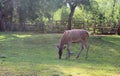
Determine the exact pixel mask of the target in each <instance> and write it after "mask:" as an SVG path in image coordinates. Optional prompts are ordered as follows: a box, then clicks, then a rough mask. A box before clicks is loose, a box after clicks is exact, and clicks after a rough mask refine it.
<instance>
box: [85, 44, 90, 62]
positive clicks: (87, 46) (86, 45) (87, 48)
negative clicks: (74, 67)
mask: <svg viewBox="0 0 120 76" xmlns="http://www.w3.org/2000/svg"><path fill="white" fill-rule="evenodd" d="M84 45H85V48H86V58H85V59H86V60H87V58H88V50H89V44H88V43H85V44H84Z"/></svg>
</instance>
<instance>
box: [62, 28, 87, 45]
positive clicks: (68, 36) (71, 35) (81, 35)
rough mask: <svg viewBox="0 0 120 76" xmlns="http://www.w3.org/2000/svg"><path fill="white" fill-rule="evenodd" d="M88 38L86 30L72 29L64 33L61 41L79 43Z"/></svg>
mask: <svg viewBox="0 0 120 76" xmlns="http://www.w3.org/2000/svg"><path fill="white" fill-rule="evenodd" d="M88 37H89V34H88V32H87V31H86V30H80V29H73V30H67V31H65V32H64V35H63V38H62V39H63V41H64V42H65V43H68V42H81V41H84V40H86V39H87V38H88Z"/></svg>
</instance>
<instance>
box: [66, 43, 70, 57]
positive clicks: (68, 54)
mask: <svg viewBox="0 0 120 76" xmlns="http://www.w3.org/2000/svg"><path fill="white" fill-rule="evenodd" d="M68 58H70V44H67V54H66V59H68Z"/></svg>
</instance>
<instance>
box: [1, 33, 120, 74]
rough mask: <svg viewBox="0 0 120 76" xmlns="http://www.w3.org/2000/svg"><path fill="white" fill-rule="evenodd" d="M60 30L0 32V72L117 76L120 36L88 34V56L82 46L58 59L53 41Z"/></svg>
mask: <svg viewBox="0 0 120 76" xmlns="http://www.w3.org/2000/svg"><path fill="white" fill-rule="evenodd" d="M61 36H62V34H35V33H0V76H120V36H116V35H113V36H103V37H102V38H99V37H94V36H90V39H89V41H90V51H89V58H88V60H85V50H84V51H83V52H82V54H81V56H80V58H79V59H75V56H76V55H77V53H78V51H79V44H72V47H71V50H72V51H73V52H74V54H73V55H72V56H71V58H70V59H68V60H66V59H65V55H66V54H65V53H66V50H64V53H63V57H62V60H58V57H57V48H56V45H57V44H58V43H59V39H60V38H61Z"/></svg>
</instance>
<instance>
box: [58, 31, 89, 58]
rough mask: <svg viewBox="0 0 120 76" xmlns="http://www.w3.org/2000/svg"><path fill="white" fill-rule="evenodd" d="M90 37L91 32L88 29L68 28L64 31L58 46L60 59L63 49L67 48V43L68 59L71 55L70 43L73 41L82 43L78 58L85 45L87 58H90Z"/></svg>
mask: <svg viewBox="0 0 120 76" xmlns="http://www.w3.org/2000/svg"><path fill="white" fill-rule="evenodd" d="M88 37H89V33H88V32H87V31H86V30H82V29H72V30H67V31H65V32H64V34H63V37H62V38H61V41H60V44H59V45H58V46H57V48H58V50H59V51H58V55H59V59H61V56H62V52H63V51H62V50H63V49H64V48H65V47H64V45H67V54H66V59H68V58H69V57H70V54H71V52H70V45H71V43H73V42H79V43H81V45H80V51H79V53H78V55H77V57H76V58H79V56H80V54H81V52H82V50H83V47H84V46H85V48H86V59H87V58H88V50H89V45H88Z"/></svg>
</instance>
